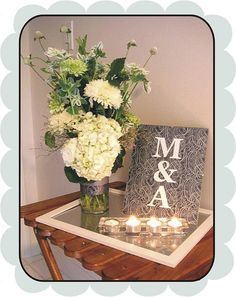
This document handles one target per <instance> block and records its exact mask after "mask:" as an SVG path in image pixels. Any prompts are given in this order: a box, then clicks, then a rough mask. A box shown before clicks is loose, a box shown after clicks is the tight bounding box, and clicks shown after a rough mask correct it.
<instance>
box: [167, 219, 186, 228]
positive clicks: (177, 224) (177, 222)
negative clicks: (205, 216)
mask: <svg viewBox="0 0 236 297" xmlns="http://www.w3.org/2000/svg"><path fill="white" fill-rule="evenodd" d="M167 224H168V226H170V227H173V228H178V227H181V226H182V223H181V221H180V220H179V219H178V218H172V219H171V220H170V221H169V222H168V223H167Z"/></svg>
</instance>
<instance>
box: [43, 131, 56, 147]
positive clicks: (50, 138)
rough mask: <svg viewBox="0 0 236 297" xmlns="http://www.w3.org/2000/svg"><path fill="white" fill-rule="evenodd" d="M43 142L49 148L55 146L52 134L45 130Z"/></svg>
mask: <svg viewBox="0 0 236 297" xmlns="http://www.w3.org/2000/svg"><path fill="white" fill-rule="evenodd" d="M44 142H45V144H46V145H47V146H48V147H50V148H54V147H56V144H55V136H54V135H53V134H51V132H50V131H47V132H46V133H45V135H44Z"/></svg>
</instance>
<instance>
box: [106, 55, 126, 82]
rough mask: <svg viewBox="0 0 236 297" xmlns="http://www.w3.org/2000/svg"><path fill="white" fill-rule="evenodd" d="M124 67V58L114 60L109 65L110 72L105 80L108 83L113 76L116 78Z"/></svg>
mask: <svg viewBox="0 0 236 297" xmlns="http://www.w3.org/2000/svg"><path fill="white" fill-rule="evenodd" d="M124 65H125V58H118V59H115V60H114V61H113V62H112V63H111V65H110V71H109V72H108V74H107V79H108V80H109V81H110V80H112V79H114V76H118V74H119V73H120V72H121V71H122V69H123V68H124Z"/></svg>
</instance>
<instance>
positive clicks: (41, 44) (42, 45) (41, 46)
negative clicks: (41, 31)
mask: <svg viewBox="0 0 236 297" xmlns="http://www.w3.org/2000/svg"><path fill="white" fill-rule="evenodd" d="M39 44H40V46H41V49H42V50H43V52H46V51H45V48H44V47H43V44H42V42H41V39H40V38H39Z"/></svg>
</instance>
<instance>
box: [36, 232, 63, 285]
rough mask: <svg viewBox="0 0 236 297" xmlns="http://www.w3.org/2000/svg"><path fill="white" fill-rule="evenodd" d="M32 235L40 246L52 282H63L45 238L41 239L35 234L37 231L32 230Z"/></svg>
mask: <svg viewBox="0 0 236 297" xmlns="http://www.w3.org/2000/svg"><path fill="white" fill-rule="evenodd" d="M34 234H35V236H36V238H37V241H38V244H39V246H40V249H41V252H42V254H43V257H44V259H45V262H46V264H47V266H48V269H49V271H50V273H51V276H52V278H53V280H63V278H62V275H61V272H60V270H59V267H58V265H57V262H56V260H55V258H54V256H53V253H52V250H51V248H50V245H49V243H48V241H47V238H46V237H42V236H40V235H38V234H37V229H36V228H34Z"/></svg>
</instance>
